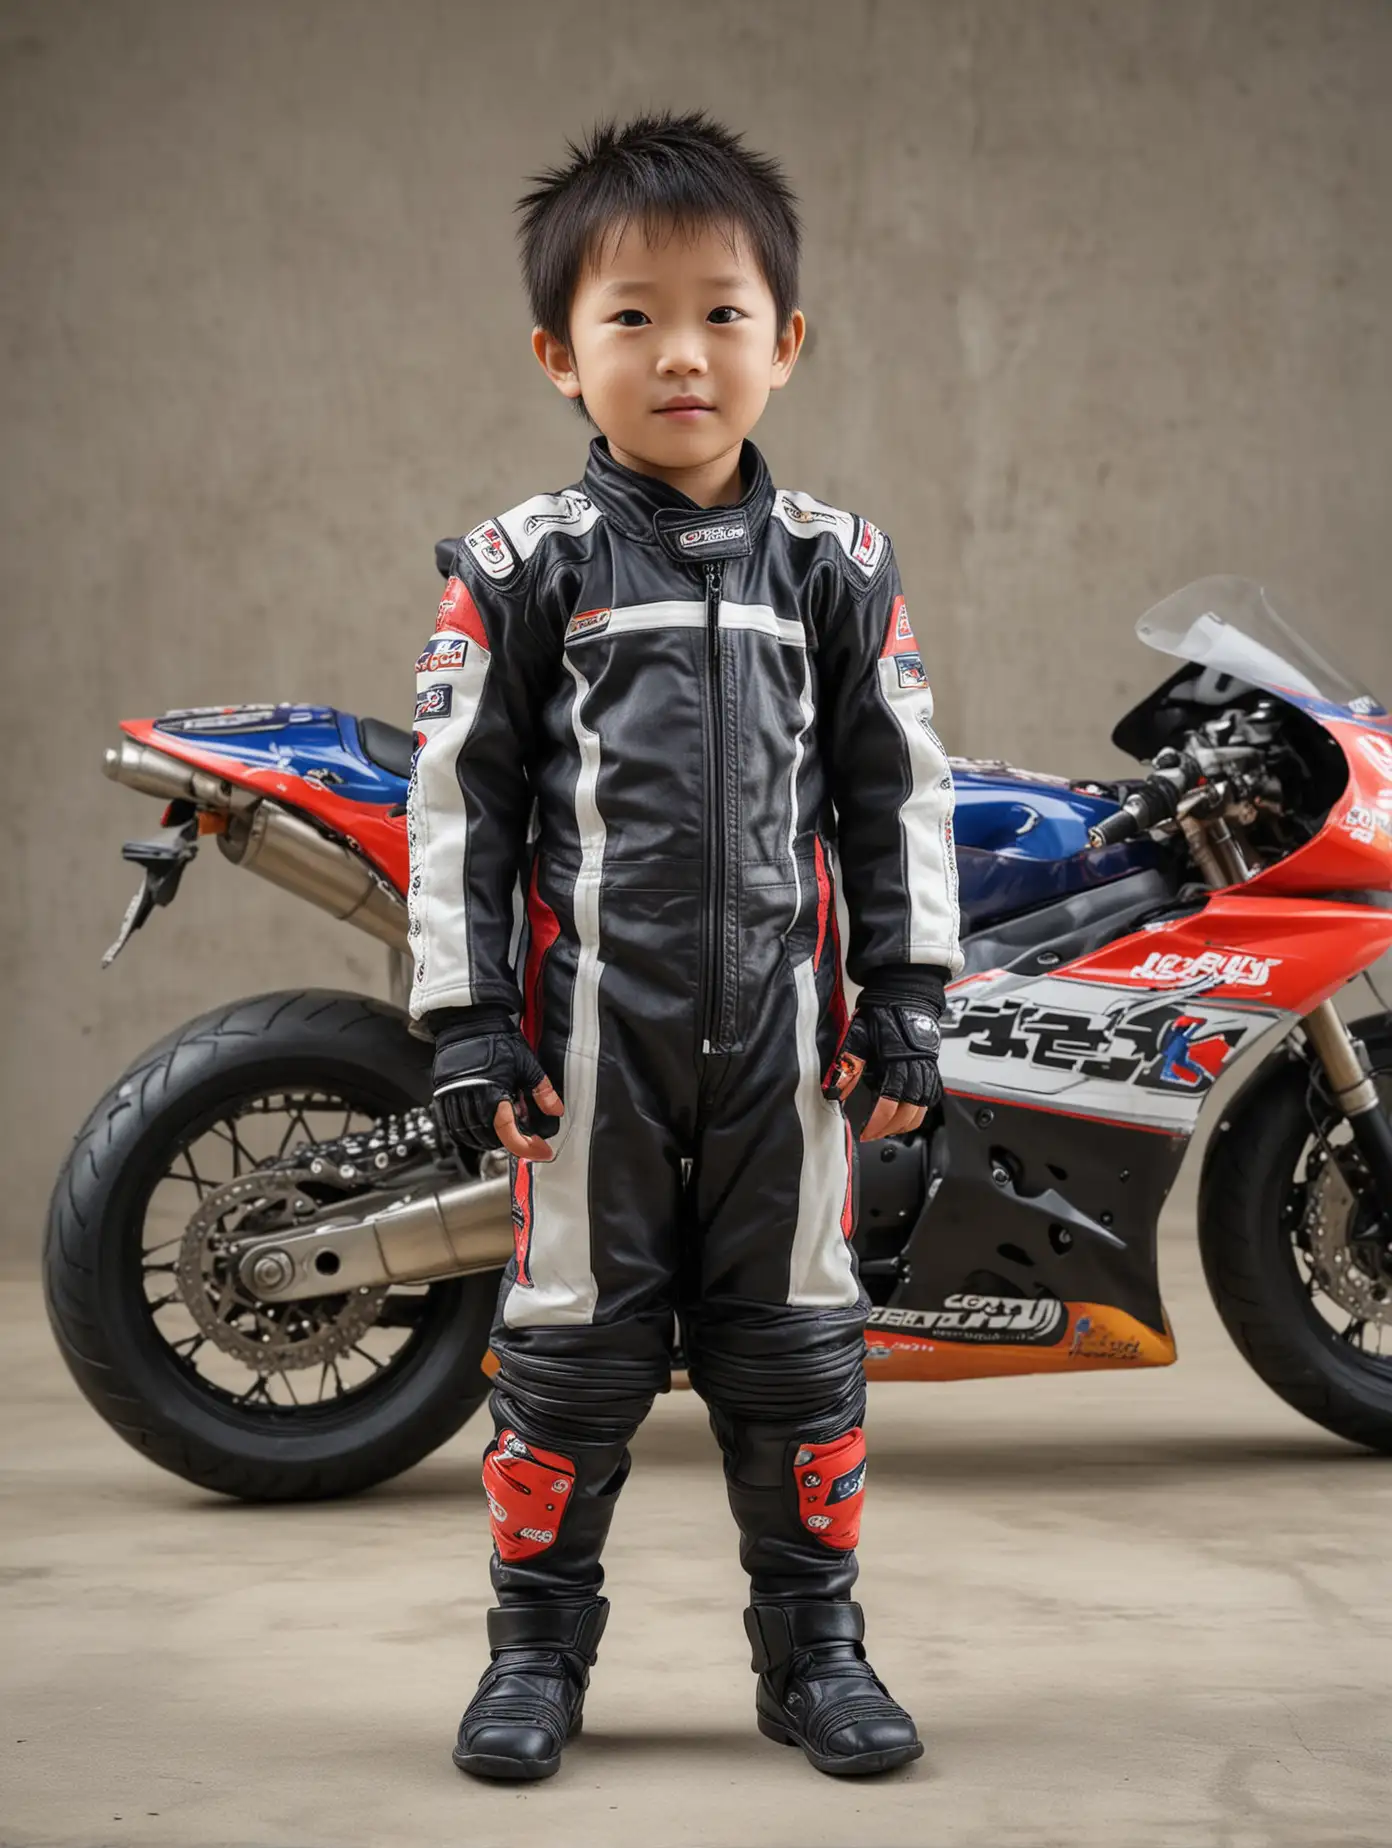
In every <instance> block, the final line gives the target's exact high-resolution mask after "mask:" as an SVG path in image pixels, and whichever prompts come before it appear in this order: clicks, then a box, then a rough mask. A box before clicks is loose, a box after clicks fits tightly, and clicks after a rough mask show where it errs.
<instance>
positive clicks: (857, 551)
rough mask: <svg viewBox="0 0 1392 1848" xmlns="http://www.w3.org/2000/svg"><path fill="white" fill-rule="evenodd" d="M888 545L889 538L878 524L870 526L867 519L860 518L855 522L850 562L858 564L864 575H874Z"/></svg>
mask: <svg viewBox="0 0 1392 1848" xmlns="http://www.w3.org/2000/svg"><path fill="white" fill-rule="evenodd" d="M888 546H889V540H888V539H886V537H885V535H884V534H883V533H882V532H881V531H880V529H879V527H878V526H872V525H871V524H870V522H869V520H860V521H858V522H857V523H856V536H855V544H854V545H853V546H852V547H851V562H852V564H856V565H859V566H860V568H861V570H862V571H863V572H864V573H865V575H866V577H874V575H875V573H876V572H877V571H878V570H879V568H880V561H881V560H882V559H883V557H884V555H885V552H886V550H887V549H888Z"/></svg>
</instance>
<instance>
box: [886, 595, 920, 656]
mask: <svg viewBox="0 0 1392 1848" xmlns="http://www.w3.org/2000/svg"><path fill="white" fill-rule="evenodd" d="M919 652H920V651H919V646H918V642H917V641H916V640H915V638H914V632H913V625H912V624H911V623H910V621H909V606H908V604H907V603H906V602H905V601H904V599H903V598H902V597H896V598H895V599H894V607H893V608H892V609H891V610H890V612H889V626H888V627H887V628H886V630H885V639H884V647H883V648H882V649H881V650H880V659H881V660H882V661H887V660H891V659H892V658H893V657H894V656H895V655H905V654H913V655H916V654H918V653H919Z"/></svg>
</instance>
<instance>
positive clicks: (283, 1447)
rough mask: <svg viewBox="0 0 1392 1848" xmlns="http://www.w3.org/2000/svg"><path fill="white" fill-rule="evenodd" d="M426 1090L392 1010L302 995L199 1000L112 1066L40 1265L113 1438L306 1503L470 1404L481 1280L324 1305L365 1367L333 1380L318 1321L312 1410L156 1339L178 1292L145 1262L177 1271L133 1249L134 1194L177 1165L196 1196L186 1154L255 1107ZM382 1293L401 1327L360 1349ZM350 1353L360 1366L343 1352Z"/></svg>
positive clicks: (358, 1482)
mask: <svg viewBox="0 0 1392 1848" xmlns="http://www.w3.org/2000/svg"><path fill="white" fill-rule="evenodd" d="M429 1094H430V1060H429V1050H428V1048H427V1047H425V1046H424V1045H423V1044H422V1043H421V1042H419V1041H417V1040H413V1039H412V1038H411V1037H410V1036H409V1034H408V1033H407V1032H406V1025H405V1019H404V1016H403V1015H402V1014H401V1013H400V1011H399V1010H397V1009H395V1008H391V1007H388V1006H386V1005H384V1004H383V1003H380V1002H378V1001H374V1000H371V999H368V998H366V997H364V996H360V995H349V994H339V993H333V992H330V991H326V990H313V989H311V990H301V991H295V992H289V993H281V994H269V995H261V996H258V997H255V998H253V999H250V1000H244V1001H238V1002H234V1003H232V1004H230V1005H228V1006H224V1007H221V1008H218V1009H215V1010H214V1011H213V1012H211V1013H208V1014H205V1015H203V1016H202V1017H201V1018H199V1019H197V1020H193V1021H190V1022H189V1023H188V1024H187V1025H185V1026H183V1027H180V1028H179V1029H178V1030H177V1031H176V1032H174V1033H172V1034H170V1035H169V1036H168V1037H167V1038H166V1039H164V1040H162V1041H161V1042H160V1043H159V1044H158V1045H156V1046H154V1047H152V1048H151V1050H150V1051H149V1052H147V1053H146V1054H145V1055H144V1056H143V1057H142V1058H140V1059H138V1060H137V1061H136V1062H135V1064H134V1065H132V1066H131V1067H130V1069H129V1070H128V1071H127V1072H125V1073H124V1074H123V1076H122V1077H121V1078H120V1079H119V1080H118V1081H117V1082H116V1084H114V1085H113V1086H112V1087H111V1089H110V1090H109V1091H108V1092H107V1094H106V1096H105V1097H103V1098H102V1100H101V1102H100V1103H99V1104H98V1105H97V1106H96V1108H95V1109H94V1110H93V1111H92V1113H91V1115H90V1116H89V1117H88V1119H87V1121H86V1123H85V1124H84V1125H83V1127H82V1129H81V1130H80V1131H79V1132H78V1134H77V1137H76V1138H75V1140H74V1143H73V1147H72V1149H71V1150H70V1151H69V1154H68V1156H67V1159H66V1160H65V1162H64V1163H63V1166H62V1169H61V1170H60V1172H59V1175H58V1179H57V1183H56V1185H55V1187H54V1191H53V1198H52V1201H51V1204H50V1207H49V1216H48V1225H47V1231H46V1235H45V1240H44V1267H43V1274H44V1293H45V1301H46V1303H47V1307H48V1315H49V1321H50V1323H51V1325H52V1328H53V1332H54V1334H55V1336H56V1338H57V1341H58V1346H59V1349H60V1351H61V1352H62V1355H63V1358H64V1360H65V1361H66V1362H67V1365H68V1368H69V1370H70V1371H71V1373H72V1375H73V1378H74V1379H75V1380H76V1382H77V1384H78V1386H79V1387H80V1388H81V1390H82V1392H83V1394H84V1395H85V1397H86V1398H87V1400H88V1402H89V1403H90V1404H91V1405H92V1406H93V1407H94V1409H95V1410H96V1411H97V1412H98V1413H99V1414H100V1415H101V1417H102V1418H104V1419H105V1421H106V1422H107V1424H109V1425H110V1426H111V1428H112V1430H114V1431H115V1432H116V1433H117V1434H118V1435H119V1436H120V1437H122V1438H124V1439H125V1441H126V1442H127V1443H128V1444H131V1445H132V1446H133V1447H134V1448H135V1449H137V1450H139V1451H140V1452H141V1454H142V1455H143V1456H146V1457H148V1458H149V1460H150V1461H151V1462H152V1463H157V1464H159V1465H160V1466H161V1467H162V1468H164V1469H167V1470H170V1471H172V1472H173V1473H174V1474H175V1475H178V1476H181V1477H183V1478H184V1480H185V1481H187V1482H192V1483H195V1484H197V1485H198V1486H199V1487H201V1488H206V1489H213V1490H216V1491H217V1492H219V1493H220V1494H224V1495H230V1496H236V1497H238V1498H240V1499H242V1500H247V1501H306V1500H316V1499H327V1498H330V1497H335V1496H341V1495H348V1494H352V1493H354V1492H356V1491H358V1490H361V1489H366V1488H370V1487H372V1486H373V1485H374V1484H376V1483H379V1482H384V1481H386V1480H387V1479H388V1478H389V1477H392V1476H395V1475H398V1474H400V1473H401V1472H402V1471H403V1470H406V1469H409V1468H410V1467H411V1466H412V1465H413V1464H415V1463H418V1462H419V1461H420V1460H421V1459H422V1458H423V1457H425V1456H427V1455H429V1453H430V1452H431V1451H433V1450H435V1449H437V1448H438V1447H439V1446H440V1445H441V1444H443V1443H444V1442H445V1441H446V1439H448V1438H450V1437H452V1436H453V1435H454V1433H455V1432H456V1431H457V1430H458V1429H459V1428H460V1426H461V1425H463V1424H464V1422H465V1421H466V1420H467V1419H468V1418H470V1417H471V1416H472V1415H473V1413H474V1412H475V1411H477V1410H478V1408H479V1406H480V1405H481V1404H482V1403H483V1400H484V1399H485V1397H486V1396H487V1393H488V1380H487V1378H486V1376H485V1375H484V1373H483V1372H482V1370H481V1366H482V1361H483V1358H484V1355H485V1353H486V1351H487V1347H488V1331H489V1326H490V1323H491V1320H492V1313H493V1307H494V1303H495V1301H496V1298H497V1293H498V1281H499V1274H498V1273H497V1272H492V1273H489V1274H484V1275H480V1276H474V1277H462V1278H454V1279H450V1280H448V1281H445V1282H442V1283H437V1284H433V1285H431V1286H430V1288H429V1289H428V1290H424V1291H416V1292H405V1293H403V1294H401V1295H400V1296H393V1295H386V1296H384V1298H383V1300H382V1301H381V1302H378V1303H376V1314H375V1315H371V1314H370V1305H363V1304H354V1303H353V1302H352V1300H351V1299H340V1305H341V1307H340V1314H343V1313H344V1312H345V1311H346V1312H347V1313H348V1314H351V1315H352V1316H353V1318H354V1320H353V1321H352V1324H351V1328H350V1329H349V1332H352V1333H354V1334H357V1333H358V1332H359V1330H360V1329H362V1331H363V1332H362V1335H361V1341H360V1343H359V1346H358V1349H357V1350H356V1351H357V1353H358V1354H359V1355H360V1356H361V1357H362V1358H363V1359H365V1360H366V1362H367V1363H368V1364H369V1365H370V1366H371V1369H372V1370H371V1372H370V1373H369V1374H368V1375H367V1376H366V1377H365V1378H363V1379H361V1380H359V1381H358V1382H357V1383H356V1384H352V1385H346V1386H345V1385H344V1381H343V1379H342V1377H341V1376H340V1373H339V1368H338V1366H337V1364H336V1362H337V1359H338V1358H343V1357H344V1355H346V1348H345V1346H344V1341H343V1340H340V1339H339V1336H340V1335H342V1334H343V1331H344V1327H346V1326H347V1324H346V1323H345V1324H343V1325H341V1326H340V1327H339V1329H338V1330H337V1331H335V1330H334V1329H332V1328H331V1330H330V1336H331V1341H330V1351H331V1352H333V1353H334V1360H335V1364H334V1377H335V1379H336V1380H337V1381H338V1384H339V1385H340V1386H341V1387H343V1390H342V1391H341V1392H339V1393H337V1394H336V1395H335V1396H334V1397H333V1398H331V1400H330V1401H329V1402H327V1403H325V1402H323V1401H322V1400H320V1401H318V1402H315V1403H309V1402H302V1400H304V1401H307V1394H306V1392H305V1387H304V1385H303V1382H304V1381H305V1380H306V1372H305V1371H300V1372H295V1373H292V1374H291V1375H290V1377H291V1380H292V1381H293V1380H295V1379H298V1380H300V1381H301V1382H302V1385H301V1389H300V1391H299V1392H298V1393H297V1392H296V1390H295V1387H294V1385H293V1384H291V1386H290V1388H289V1396H288V1398H287V1394H286V1393H285V1392H284V1391H281V1392H280V1393H279V1395H278V1398H277V1394H276V1393H275V1392H274V1391H273V1390H272V1389H271V1387H269V1386H267V1387H264V1388H263V1389H262V1391H261V1393H260V1394H256V1393H254V1392H248V1393H243V1394H241V1395H240V1396H238V1395H237V1394H236V1393H235V1392H234V1391H233V1390H231V1389H230V1388H229V1387H228V1386H227V1385H226V1384H225V1383H219V1382H218V1380H217V1379H215V1378H214V1377H210V1376H209V1374H208V1373H207V1372H206V1371H201V1370H200V1366H199V1365H198V1364H195V1356H196V1355H197V1352H198V1349H199V1348H202V1347H205V1346H207V1342H206V1339H205V1340H200V1339H198V1334H197V1330H196V1329H195V1334H194V1335H193V1336H191V1337H190V1336H186V1337H185V1338H184V1339H183V1340H182V1341H178V1342H174V1341H172V1340H171V1337H170V1334H169V1332H168V1326H167V1323H165V1324H162V1323H161V1321H160V1312H161V1310H164V1309H165V1305H166V1304H169V1303H174V1304H175V1308H174V1311H173V1313H174V1314H176V1315H177V1314H178V1313H179V1312H180V1307H181V1305H179V1304H178V1303H176V1302H175V1296H176V1295H177V1290H176V1291H175V1293H174V1294H171V1295H168V1296H166V1297H164V1298H163V1299H158V1298H156V1297H155V1296H154V1295H153V1294H152V1288H157V1287H159V1286H158V1285H155V1286H152V1283H151V1276H150V1273H151V1272H153V1271H161V1272H168V1273H173V1272H175V1270H176V1265H175V1263H174V1262H172V1261H171V1262H163V1263H153V1262H151V1261H150V1260H151V1259H152V1256H159V1255H160V1253H159V1251H158V1248H157V1247H152V1246H151V1245H150V1244H149V1242H148V1239H149V1234H148V1232H147V1229H146V1227H147V1220H148V1219H149V1218H150V1217H151V1203H152V1200H153V1199H154V1198H155V1196H156V1191H157V1189H159V1188H160V1187H161V1186H162V1185H167V1184H168V1183H169V1182H171V1181H182V1180H185V1179H186V1178H187V1177H186V1175H185V1174H184V1173H182V1172H180V1171H179V1164H180V1163H181V1162H183V1163H185V1164H186V1166H187V1169H188V1170H189V1171H190V1172H191V1173H192V1174H193V1176H194V1178H195V1180H196V1182H197V1183H198V1186H199V1193H198V1198H199V1199H201V1198H202V1193H203V1181H202V1177H201V1175H200V1170H199V1168H198V1166H197V1165H196V1163H195V1160H194V1159H193V1158H192V1156H191V1154H190V1151H192V1150H193V1149H194V1148H196V1147H199V1146H200V1144H199V1138H200V1137H202V1138H203V1139H204V1143H206V1141H207V1138H208V1136H209V1135H210V1134H211V1135H213V1136H221V1137H222V1139H223V1140H224V1141H226V1140H227V1139H228V1134H229V1129H230V1137H231V1141H232V1143H233V1144H234V1145H235V1144H236V1143H237V1141H238V1140H239V1136H238V1125H239V1124H246V1123H249V1122H250V1121H251V1120H252V1119H253V1118H254V1117H256V1116H258V1115H259V1116H261V1117H263V1118H264V1117H265V1115H266V1114H267V1107H266V1106H267V1100H270V1102H271V1103H272V1104H274V1103H275V1102H276V1101H277V1100H278V1102H279V1105H280V1106H282V1107H283V1109H282V1114H285V1113H286V1111H288V1112H289V1113H290V1114H291V1115H292V1117H293V1116H295V1115H298V1118H299V1121H300V1122H301V1124H302V1125H304V1126H305V1128H306V1129H308V1128H309V1126H310V1125H309V1116H310V1115H314V1116H315V1117H316V1120H319V1119H320V1118H321V1116H322V1113H324V1112H327V1111H328V1110H329V1109H330V1108H332V1110H333V1111H334V1112H335V1114H336V1113H338V1112H343V1113H344V1121H345V1122H347V1121H348V1120H349V1116H350V1115H356V1116H357V1117H358V1118H360V1119H363V1118H365V1119H367V1120H369V1121H371V1120H373V1119H379V1118H381V1117H385V1116H388V1115H391V1114H392V1113H394V1112H399V1111H401V1110H403V1109H405V1108H409V1107H410V1106H413V1105H416V1104H420V1103H422V1102H424V1101H425V1100H426V1099H427V1098H428V1096H429ZM219 1126H221V1127H219ZM291 1128H292V1129H293V1122H292V1124H291ZM287 1133H289V1132H288V1131H287ZM199 1159H200V1160H201V1159H202V1157H201V1156H200V1157H199ZM237 1159H238V1161H239V1163H240V1156H239V1157H238V1158H237ZM188 1204H189V1207H190V1209H191V1208H192V1206H193V1205H194V1199H193V1198H192V1197H190V1198H189V1201H188ZM185 1217H186V1215H185ZM174 1223H176V1224H177V1219H176V1220H175V1221H174ZM161 1229H163V1228H161ZM165 1243H166V1244H167V1245H170V1246H173V1245H174V1243H175V1241H174V1240H173V1239H170V1240H166V1241H165ZM165 1255H166V1256H172V1255H173V1254H172V1253H171V1254H165ZM170 1287H171V1289H173V1287H174V1286H173V1281H172V1280H171V1285H170ZM374 1301H375V1299H374ZM387 1304H391V1305H392V1320H391V1322H390V1327H391V1329H392V1330H393V1331H395V1330H396V1329H399V1328H404V1329H406V1330H407V1331H408V1332H407V1334H406V1336H405V1339H404V1340H403V1341H402V1342H401V1343H400V1344H399V1346H397V1347H396V1349H395V1350H394V1351H392V1350H391V1349H390V1347H388V1348H387V1349H386V1350H384V1351H383V1352H382V1353H381V1355H380V1357H375V1356H374V1355H373V1354H372V1353H371V1352H367V1351H366V1350H365V1349H364V1348H363V1346H362V1345H361V1343H362V1342H365V1341H367V1340H368V1339H369V1337H372V1338H378V1330H377V1323H378V1321H380V1322H381V1324H382V1327H383V1328H384V1329H385V1328H387V1327H388V1325H389V1324H388V1319H387V1315H386V1314H385V1313H384V1312H385V1310H386V1305H387ZM308 1307H309V1308H310V1309H317V1308H318V1307H319V1306H318V1305H309V1306H308ZM330 1307H331V1308H332V1305H330ZM166 1313H167V1311H166ZM330 1319H331V1318H330ZM364 1324H366V1326H365V1327H364ZM251 1326H252V1328H253V1329H254V1328H255V1326H256V1323H255V1320H254V1319H253V1321H252V1324H251ZM334 1343H336V1344H337V1346H336V1348H335V1347H334ZM246 1345H247V1344H246V1343H245V1342H243V1343H242V1346H243V1347H245V1346H246ZM209 1351H210V1352H212V1353H213V1356H214V1359H215V1360H220V1361H223V1362H227V1356H226V1355H224V1354H221V1353H218V1352H217V1351H216V1349H215V1348H212V1349H210V1350H209ZM229 1364H231V1363H229ZM355 1364H356V1365H357V1371H358V1372H359V1373H361V1372H362V1366H361V1362H359V1363H355ZM247 1370H248V1371H251V1370H252V1368H251V1366H250V1364H248V1365H247ZM277 1371H279V1370H277ZM308 1378H309V1380H310V1381H311V1382H312V1379H313V1370H312V1369H310V1370H308ZM321 1391H322V1384H321ZM292 1401H293V1402H292Z"/></svg>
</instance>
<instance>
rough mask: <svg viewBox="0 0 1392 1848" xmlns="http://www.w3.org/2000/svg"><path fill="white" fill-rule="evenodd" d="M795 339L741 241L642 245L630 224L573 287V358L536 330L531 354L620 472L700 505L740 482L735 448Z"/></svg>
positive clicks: (780, 380)
mask: <svg viewBox="0 0 1392 1848" xmlns="http://www.w3.org/2000/svg"><path fill="white" fill-rule="evenodd" d="M803 328H804V324H803V318H802V315H801V314H800V313H796V312H795V313H794V314H793V316H792V319H791V321H790V324H789V326H788V327H787V328H786V329H785V330H784V331H783V332H782V333H780V332H779V329H778V326H777V322H776V318H775V314H774V305H773V295H772V292H771V291H770V289H769V286H768V284H767V282H766V281H765V280H764V277H763V272H762V271H761V270H760V268H759V266H758V263H757V262H756V261H755V259H754V257H753V255H752V253H751V252H750V250H749V248H748V245H747V244H746V242H745V240H744V239H743V238H742V237H738V236H736V237H731V235H730V234H729V233H727V232H726V231H724V230H723V229H722V228H720V227H716V226H710V227H703V228H701V229H699V230H696V231H694V232H692V233H691V234H690V235H689V236H688V235H684V234H682V233H680V232H668V233H666V234H665V235H660V236H659V237H658V239H657V240H656V241H650V239H649V237H648V235H647V233H646V231H645V229H644V227H643V226H642V225H640V224H630V225H628V226H627V227H626V228H625V229H624V231H623V234H622V235H621V236H620V237H619V238H617V239H610V240H608V241H607V242H606V244H605V246H604V248H603V249H602V250H601V251H599V252H598V253H597V256H596V258H595V261H594V262H593V263H592V264H591V265H590V266H589V267H588V268H587V269H586V271H585V273H584V275H583V276H582V277H581V280H580V283H579V286H578V287H577V289H576V291H575V299H574V301H573V302H572V304H571V310H570V344H569V346H564V345H562V343H561V342H560V341H558V340H555V339H553V338H552V336H551V335H549V334H547V333H545V332H544V331H543V330H542V329H541V328H538V329H537V330H536V332H535V333H534V334H533V336H532V345H533V347H534V349H535V351H536V355H537V358H538V359H539V360H540V361H541V363H542V366H543V367H544V368H545V370H546V372H547V374H548V375H549V376H550V378H551V379H552V381H553V383H554V384H555V385H556V386H557V388H558V389H559V390H560V391H562V392H563V393H564V394H565V396H566V397H568V398H578V397H580V396H581V395H582V393H583V395H584V399H585V407H586V409H587V410H588V411H589V413H590V416H591V417H592V418H593V419H594V421H595V423H596V424H597V425H598V426H599V428H600V429H601V430H602V431H603V432H604V434H605V436H607V437H608V439H609V447H610V450H611V452H612V453H613V455H614V456H615V458H616V459H617V460H618V461H620V462H622V463H625V464H626V465H627V466H628V467H630V468H636V469H638V470H639V471H640V472H641V473H644V474H650V475H656V476H658V477H660V478H662V479H665V480H668V481H670V482H671V483H672V484H673V485H674V486H677V487H680V488H683V489H684V490H686V491H687V492H693V490H696V491H695V492H693V498H696V499H702V498H704V495H703V493H702V492H700V491H699V490H700V489H701V488H702V487H707V488H719V487H721V486H723V485H724V480H723V477H722V470H723V471H724V474H725V475H726V476H728V475H729V474H730V472H731V471H732V470H734V471H737V466H738V457H739V447H740V444H741V443H742V442H743V441H744V439H745V437H746V436H747V435H748V434H749V432H750V431H751V430H752V429H753V428H754V425H755V424H756V423H757V422H758V421H759V418H760V417H761V416H762V415H763V410H764V406H765V404H767V402H768V395H769V393H770V391H774V390H776V389H777V388H778V387H779V386H781V385H784V384H786V382H787V379H788V375H789V374H790V373H791V372H792V369H793V365H794V363H795V362H796V360H797V356H798V350H799V348H800V347H801V345H802V336H803ZM731 457H733V458H734V459H733V461H731V460H730V458H731ZM733 479H734V481H735V482H736V483H737V481H738V474H737V472H735V473H734V476H733Z"/></svg>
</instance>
